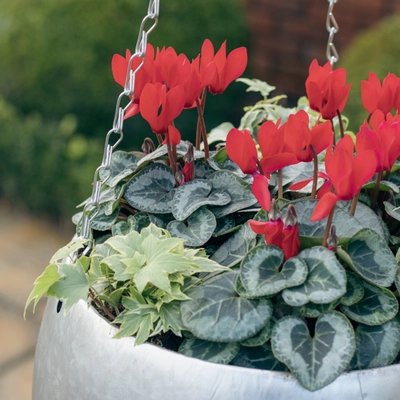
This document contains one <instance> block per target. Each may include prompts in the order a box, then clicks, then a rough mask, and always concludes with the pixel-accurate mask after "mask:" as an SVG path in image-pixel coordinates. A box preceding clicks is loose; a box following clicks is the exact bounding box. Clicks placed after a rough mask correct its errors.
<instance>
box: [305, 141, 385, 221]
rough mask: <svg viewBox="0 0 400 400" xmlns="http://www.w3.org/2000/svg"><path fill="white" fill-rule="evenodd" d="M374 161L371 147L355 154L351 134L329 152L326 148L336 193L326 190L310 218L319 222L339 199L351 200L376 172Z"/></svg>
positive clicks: (326, 166) (327, 167) (329, 171)
mask: <svg viewBox="0 0 400 400" xmlns="http://www.w3.org/2000/svg"><path fill="white" fill-rule="evenodd" d="M376 166H377V161H376V157H375V154H374V152H373V151H372V150H363V151H360V152H358V153H357V155H354V143H353V140H352V139H351V137H350V136H345V137H344V138H343V139H341V140H340V141H339V142H338V144H337V145H336V147H335V150H334V151H333V153H332V147H330V148H328V150H327V152H326V157H325V168H326V173H327V175H328V176H329V179H330V180H331V183H332V185H333V187H334V189H335V193H332V192H329V193H326V194H325V195H324V196H323V197H322V198H321V200H320V201H319V202H318V204H317V206H316V207H315V210H314V212H313V214H312V216H311V218H310V220H311V221H318V220H320V219H322V218H325V217H327V216H328V214H329V213H330V212H331V210H332V208H333V207H334V206H335V204H336V202H337V201H338V200H351V199H353V197H354V196H356V195H357V194H358V193H359V191H360V190H361V187H362V186H363V185H364V184H365V183H367V182H368V181H369V180H370V179H371V178H372V177H373V176H374V174H375V171H376Z"/></svg>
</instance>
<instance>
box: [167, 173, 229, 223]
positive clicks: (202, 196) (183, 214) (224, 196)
mask: <svg viewBox="0 0 400 400" xmlns="http://www.w3.org/2000/svg"><path fill="white" fill-rule="evenodd" d="M211 190H212V184H211V182H210V181H208V180H207V179H194V180H192V181H189V182H186V183H185V184H183V185H181V186H179V187H178V188H177V189H176V190H175V194H174V199H173V203H172V215H173V216H174V218H175V219H176V220H177V221H183V220H185V219H186V218H187V217H189V215H191V214H192V213H193V212H195V211H196V210H197V209H199V208H200V207H202V206H205V205H214V206H223V205H225V204H228V203H229V202H230V201H231V197H230V196H229V194H228V193H226V192H222V191H213V192H211Z"/></svg>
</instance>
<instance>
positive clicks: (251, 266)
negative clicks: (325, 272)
mask: <svg viewBox="0 0 400 400" xmlns="http://www.w3.org/2000/svg"><path fill="white" fill-rule="evenodd" d="M282 262H283V253H282V250H281V249H279V248H278V247H275V246H270V245H262V246H257V247H255V248H253V249H252V250H250V251H249V252H248V253H247V254H246V256H245V257H244V259H243V260H242V263H241V266H240V279H241V281H242V284H243V286H244V288H245V289H246V291H247V293H248V294H249V295H250V296H259V297H261V296H269V295H272V294H275V293H278V292H280V291H281V290H284V289H286V288H288V287H292V286H298V285H301V284H302V283H303V282H304V281H305V280H306V278H307V274H308V268H307V265H306V263H305V262H304V261H303V260H302V259H301V258H298V257H292V258H290V259H289V260H287V261H286V262H285V263H284V265H283V268H282V269H281V268H280V267H281V264H282Z"/></svg>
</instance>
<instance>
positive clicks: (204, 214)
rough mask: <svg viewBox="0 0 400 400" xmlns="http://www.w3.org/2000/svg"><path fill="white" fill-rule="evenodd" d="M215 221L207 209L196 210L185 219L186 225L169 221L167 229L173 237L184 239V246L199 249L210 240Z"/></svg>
mask: <svg viewBox="0 0 400 400" xmlns="http://www.w3.org/2000/svg"><path fill="white" fill-rule="evenodd" d="M216 226H217V221H216V220H215V217H214V214H213V213H212V212H211V211H210V210H208V209H207V208H200V209H198V210H196V211H195V212H194V213H193V214H192V215H190V217H189V218H188V219H187V225H186V224H185V223H184V222H180V221H171V222H170V223H169V224H168V226H167V229H168V231H169V232H170V233H171V235H172V236H174V237H179V238H181V239H184V240H185V241H186V242H185V244H186V246H191V247H200V246H202V245H203V244H204V243H206V242H208V240H209V239H210V238H211V236H212V234H213V232H214V229H215V227H216Z"/></svg>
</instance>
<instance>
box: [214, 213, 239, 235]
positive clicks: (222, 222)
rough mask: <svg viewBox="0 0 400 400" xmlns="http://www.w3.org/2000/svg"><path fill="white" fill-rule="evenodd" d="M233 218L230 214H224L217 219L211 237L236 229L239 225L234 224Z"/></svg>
mask: <svg viewBox="0 0 400 400" xmlns="http://www.w3.org/2000/svg"><path fill="white" fill-rule="evenodd" d="M235 225H236V222H235V219H234V218H232V217H231V216H229V215H228V216H226V217H222V218H218V219H217V227H216V228H215V230H214V233H213V237H218V236H222V235H225V234H227V233H232V232H233V229H236V230H238V229H239V228H240V226H235Z"/></svg>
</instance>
